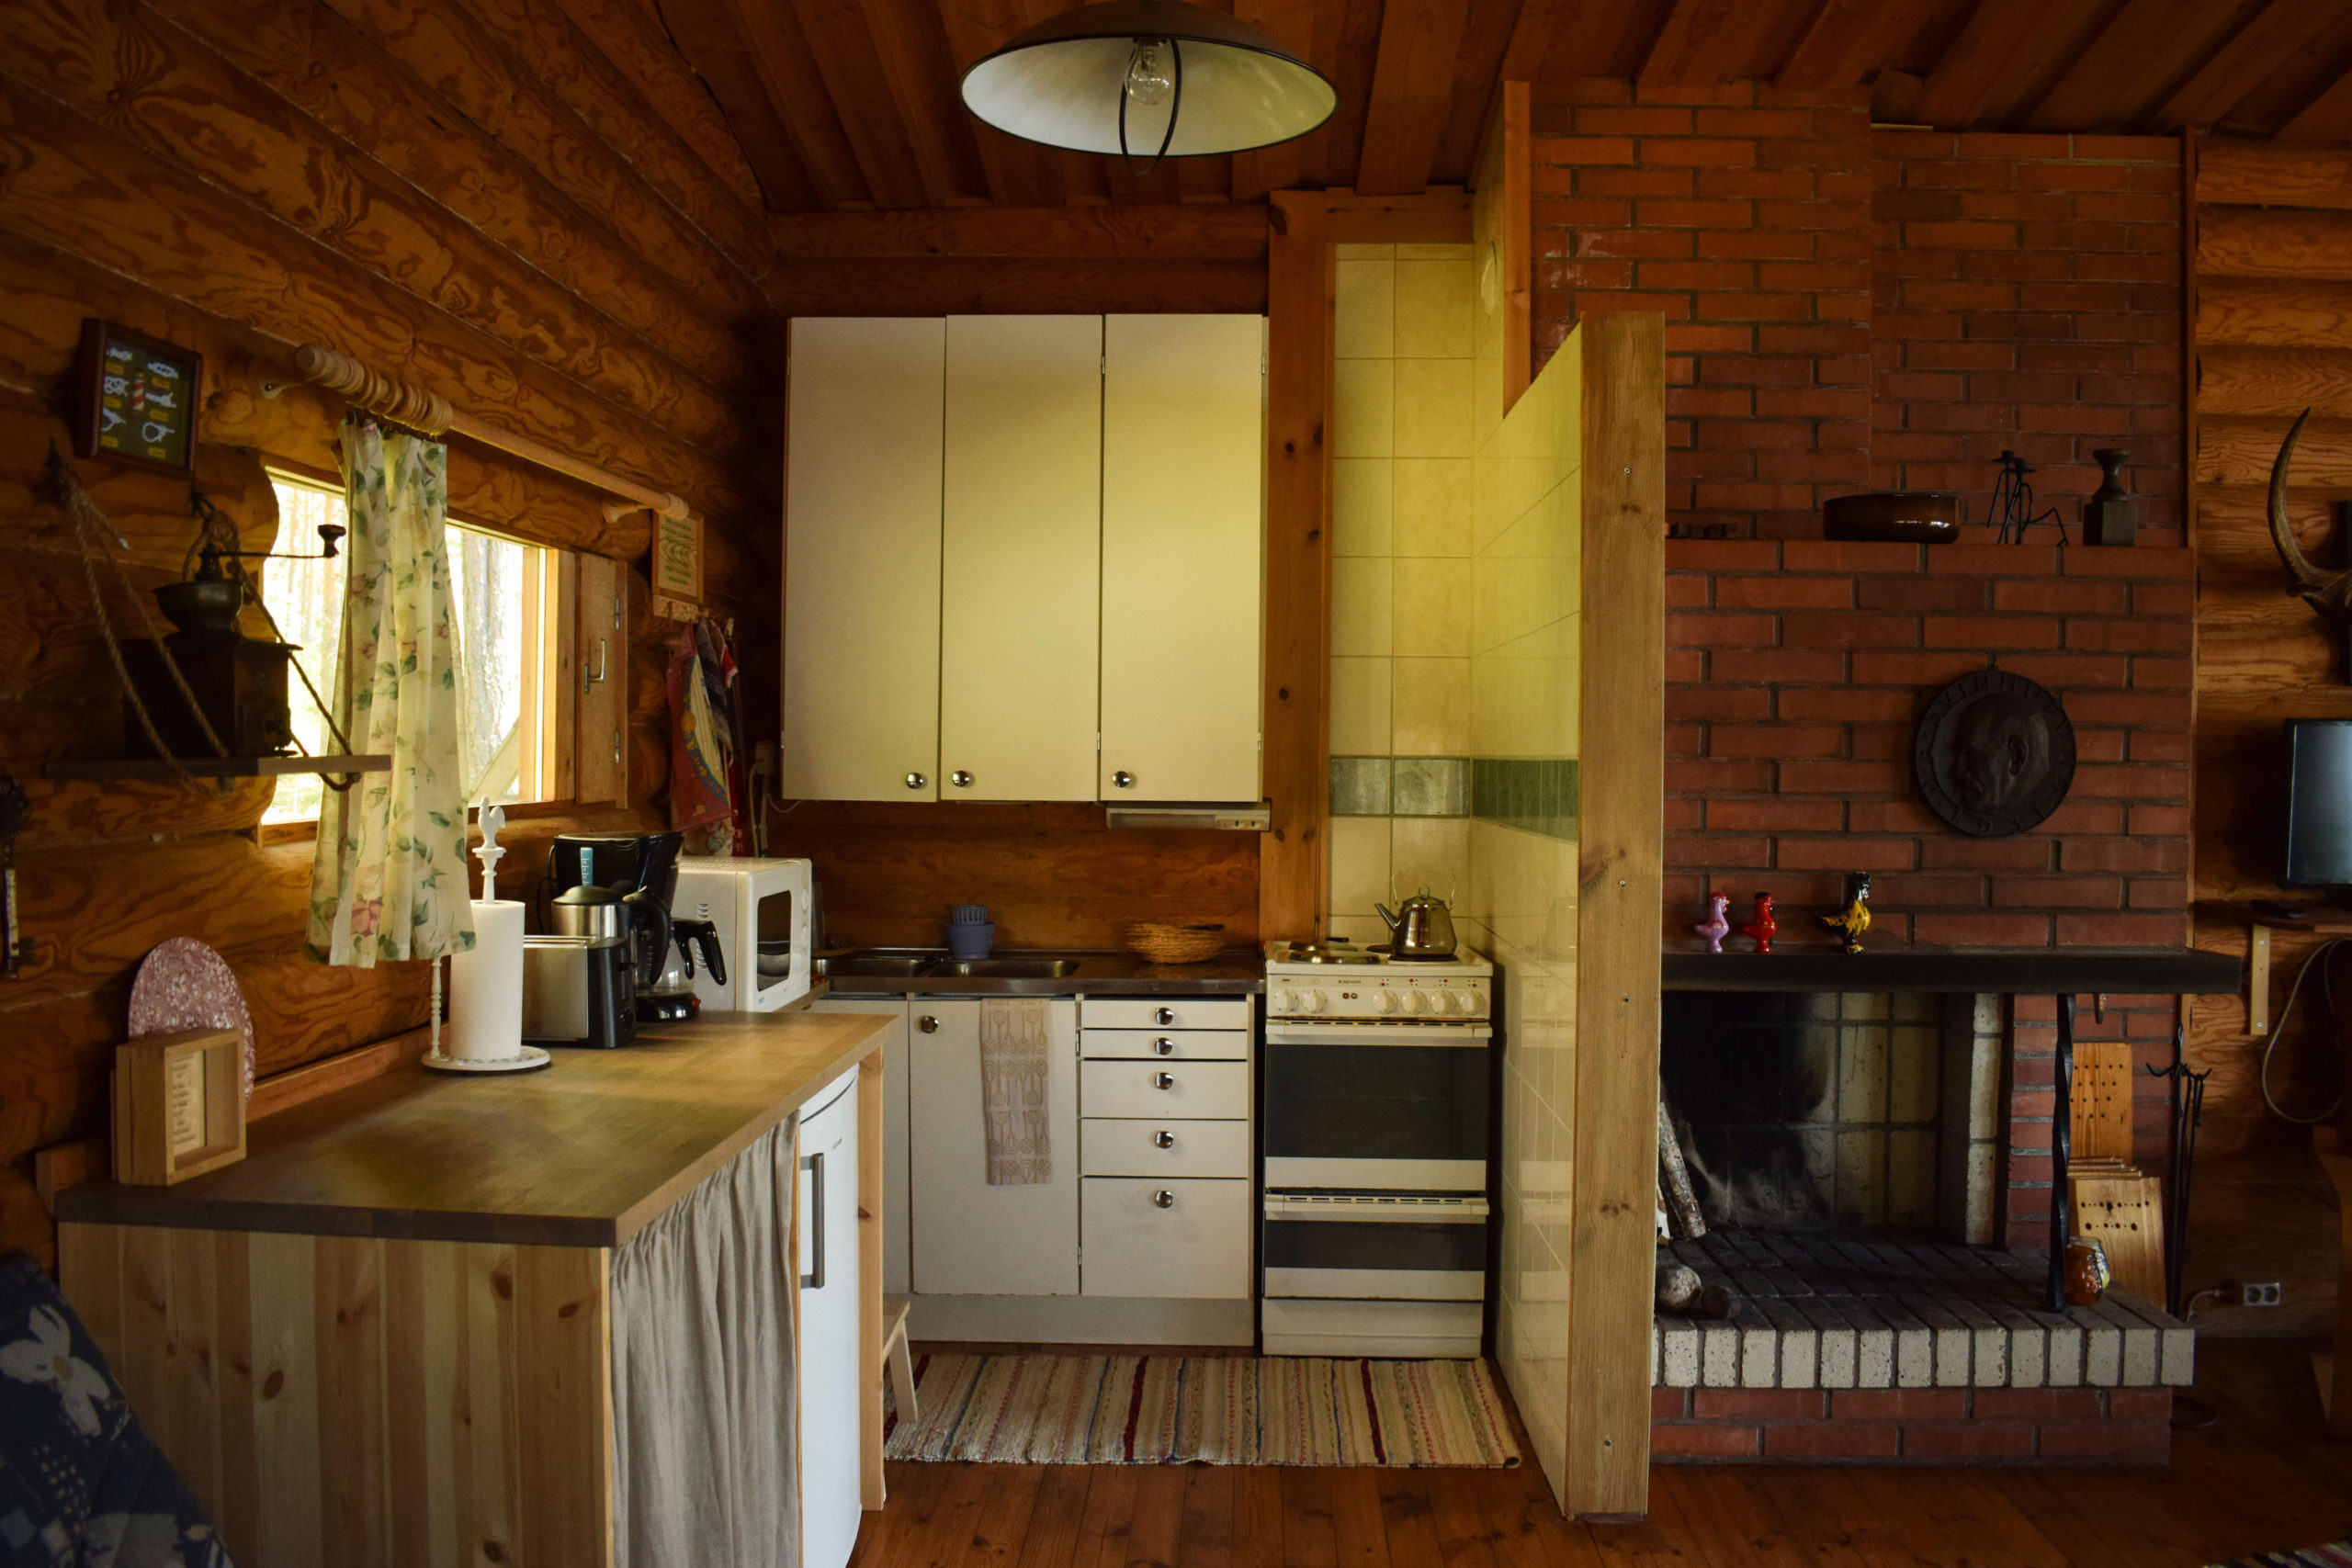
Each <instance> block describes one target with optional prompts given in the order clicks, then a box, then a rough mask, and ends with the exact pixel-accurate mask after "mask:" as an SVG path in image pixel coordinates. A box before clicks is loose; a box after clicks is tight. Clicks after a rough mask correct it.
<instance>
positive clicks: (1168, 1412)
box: [885, 1355, 1519, 1470]
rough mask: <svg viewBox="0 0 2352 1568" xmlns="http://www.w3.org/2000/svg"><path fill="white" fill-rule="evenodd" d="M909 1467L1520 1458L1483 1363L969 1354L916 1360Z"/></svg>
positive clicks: (898, 1455) (898, 1442)
mask: <svg viewBox="0 0 2352 1568" xmlns="http://www.w3.org/2000/svg"><path fill="white" fill-rule="evenodd" d="M915 1391H916V1395H917V1403H918V1404H920V1405H921V1406H922V1416H921V1417H920V1418H919V1419H917V1420H915V1421H911V1422H908V1421H894V1422H893V1424H892V1425H891V1426H889V1427H887V1428H886V1430H887V1431H888V1439H887V1442H886V1446H885V1452H886V1454H887V1456H888V1458H891V1459H896V1460H996V1461H1004V1462H1007V1463H1014V1464H1187V1463H1196V1462H1197V1463H1206V1464H1316V1465H1353V1464H1368V1465H1398V1466H1412V1467H1417V1468H1421V1467H1430V1466H1456V1467H1461V1468H1465V1469H1486V1470H1495V1469H1501V1468H1504V1467H1507V1466H1510V1465H1515V1464H1517V1463H1518V1462H1519V1446H1518V1445H1517V1444H1516V1443H1515V1442H1513V1441H1512V1440H1511V1434H1510V1417H1509V1416H1506V1415H1505V1414H1504V1411H1503V1400H1502V1393H1501V1391H1500V1390H1499V1389H1498V1387H1497V1386H1496V1382H1495V1375H1494V1371H1493V1369H1492V1368H1490V1367H1489V1366H1488V1365H1487V1363H1486V1362H1485V1361H1373V1360H1334V1359H1326V1358H1322V1357H1305V1356H1301V1357H1290V1356H956V1355H927V1356H923V1357H921V1358H919V1359H917V1360H916V1362H915Z"/></svg>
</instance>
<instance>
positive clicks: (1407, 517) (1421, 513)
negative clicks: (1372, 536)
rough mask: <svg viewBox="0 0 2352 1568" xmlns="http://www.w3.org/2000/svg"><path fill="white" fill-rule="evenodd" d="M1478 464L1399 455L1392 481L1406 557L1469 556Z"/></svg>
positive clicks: (1398, 548)
mask: <svg viewBox="0 0 2352 1568" xmlns="http://www.w3.org/2000/svg"><path fill="white" fill-rule="evenodd" d="M1473 467H1474V465H1473V464H1472V462H1471V460H1470V459H1469V458H1467V457H1399V458H1397V459H1396V469H1395V473H1394V476H1393V478H1392V480H1391V486H1392V490H1393V495H1394V500H1393V505H1392V513H1393V515H1394V517H1395V520H1396V521H1395V531H1394V533H1393V534H1392V536H1391V537H1392V540H1393V543H1392V544H1391V546H1390V549H1391V551H1392V552H1393V553H1394V554H1397V555H1400V556H1466V555H1468V554H1469V553H1470V509H1471V502H1472V499H1473V496H1474V493H1475V492H1474V490H1473V483H1474V479H1473V474H1472V469H1473Z"/></svg>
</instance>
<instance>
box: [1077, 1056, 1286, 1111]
mask: <svg viewBox="0 0 2352 1568" xmlns="http://www.w3.org/2000/svg"><path fill="white" fill-rule="evenodd" d="M1078 1113H1079V1114H1080V1116H1148V1117H1158V1118H1162V1119H1166V1118H1182V1117H1187V1116H1205V1117H1210V1118H1213V1119H1216V1120H1220V1121H1233V1122H1238V1121H1242V1120H1244V1119H1246V1118H1247V1117H1248V1116H1249V1114H1250V1065H1249V1064H1248V1063H1246V1062H1080V1064H1079V1065H1078Z"/></svg>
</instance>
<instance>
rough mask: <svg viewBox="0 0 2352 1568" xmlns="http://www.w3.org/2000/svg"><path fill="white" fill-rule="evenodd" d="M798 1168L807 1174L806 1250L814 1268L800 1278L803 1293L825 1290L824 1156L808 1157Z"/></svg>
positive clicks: (804, 1157)
mask: <svg viewBox="0 0 2352 1568" xmlns="http://www.w3.org/2000/svg"><path fill="white" fill-rule="evenodd" d="M800 1168H801V1169H803V1170H805V1171H807V1172H809V1253H810V1254H811V1255H812V1257H813V1258H814V1260H815V1263H816V1267H815V1269H812V1270H811V1271H810V1272H809V1273H806V1274H803V1275H801V1276H800V1288H801V1289H802V1290H804V1291H821V1290H823V1289H824V1288H825V1156H823V1155H821V1154H814V1155H808V1156H803V1158H802V1159H801V1161H800Z"/></svg>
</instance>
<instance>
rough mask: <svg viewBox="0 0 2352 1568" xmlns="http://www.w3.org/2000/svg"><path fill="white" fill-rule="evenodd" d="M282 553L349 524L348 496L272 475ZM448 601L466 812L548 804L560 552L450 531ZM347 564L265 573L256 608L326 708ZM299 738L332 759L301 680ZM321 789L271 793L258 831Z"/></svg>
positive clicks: (271, 567)
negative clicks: (261, 608) (490, 803)
mask: <svg viewBox="0 0 2352 1568" xmlns="http://www.w3.org/2000/svg"><path fill="white" fill-rule="evenodd" d="M270 481H271V486H272V488H273V489H275V490H276V491H277V512H278V530H277V537H278V540H279V546H278V547H279V548H281V549H289V550H294V551H303V552H307V550H308V549H309V548H310V547H312V544H313V542H314V541H316V540H317V538H318V536H319V535H318V528H319V525H320V524H322V523H332V524H335V525H345V523H346V517H345V507H344V499H343V492H342V491H339V490H333V489H330V488H328V487H326V486H323V485H321V484H318V483H316V482H314V481H312V480H310V479H302V478H300V477H299V476H296V475H292V474H287V473H280V472H277V471H276V470H272V472H271V474H270ZM449 545H450V552H449V553H450V562H449V567H450V571H449V589H450V592H449V599H450V608H451V612H452V615H453V618H454V619H455V621H456V624H457V629H458V754H459V756H460V757H461V758H462V759H463V761H464V767H465V776H466V782H467V787H466V794H465V797H466V799H467V800H468V801H469V802H476V801H480V800H481V799H482V798H483V797H484V796H485V795H486V796H488V797H489V798H491V799H492V800H498V801H506V802H520V801H535V800H549V799H554V798H557V797H558V795H560V794H562V793H565V792H563V791H561V790H560V789H559V787H558V785H559V777H558V772H557V769H558V750H559V748H558V744H557V741H558V736H559V731H560V725H559V724H558V723H557V722H556V716H555V702H554V697H555V686H556V682H553V681H551V680H550V679H549V678H548V677H549V672H550V671H553V670H555V669H556V668H557V649H556V647H555V642H554V638H555V635H556V627H557V623H558V621H559V620H560V615H558V613H557V606H558V605H559V604H560V599H561V594H562V582H563V565H564V552H562V551H560V550H556V549H548V548H546V547H541V546H537V545H526V544H523V543H521V542H519V541H517V540H514V539H509V538H504V537H502V536H499V535H496V534H492V533H489V532H487V531H486V530H483V529H480V528H472V527H469V526H467V525H463V524H460V523H457V522H454V521H453V522H452V523H451V524H450V527H449ZM344 571H345V559H344V558H342V557H340V556H338V557H337V558H335V559H334V560H272V561H266V562H264V563H263V570H262V572H261V574H260V581H261V591H262V597H263V598H264V600H265V601H266V603H267V604H268V605H269V609H270V613H271V614H272V615H275V616H276V617H277V626H278V630H279V632H280V633H281V634H283V635H284V637H285V638H286V640H287V641H288V642H290V643H293V644H295V645H296V646H297V647H298V648H300V649H301V651H300V653H299V654H297V655H296V656H295V657H296V658H297V659H298V660H300V662H301V665H302V668H303V669H304V670H306V671H309V673H310V677H311V684H312V685H314V686H316V687H317V688H318V691H319V695H320V696H321V697H323V698H326V699H327V700H328V701H329V702H332V701H333V700H334V699H333V693H334V681H335V661H336V654H337V651H338V649H339V648H340V645H341V643H342V640H343V594H344ZM287 695H288V699H289V701H290V703H291V705H292V707H293V717H294V734H295V737H296V738H297V739H299V740H300V742H301V746H302V749H303V750H306V751H309V752H311V753H312V754H321V753H326V752H331V751H333V750H335V746H334V739H333V737H332V736H330V735H329V734H328V732H327V725H326V720H325V718H324V717H323V716H322V715H321V714H320V712H319V709H318V705H317V704H316V703H314V702H313V701H311V695H310V694H309V693H308V692H306V691H304V690H303V689H302V685H301V682H300V679H299V678H297V679H295V680H293V681H291V682H289V683H288V693H287ZM324 790H325V786H324V785H323V784H322V783H321V782H320V780H319V778H318V776H317V775H316V774H309V773H305V774H293V775H289V776H288V777H285V778H281V779H280V780H278V782H277V794H276V795H275V796H274V797H273V798H272V799H271V801H270V806H269V809H268V811H267V812H266V813H265V814H264V816H263V818H262V820H263V821H264V822H309V821H315V820H317V818H318V815H319V802H320V800H321V798H322V795H323V794H324Z"/></svg>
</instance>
